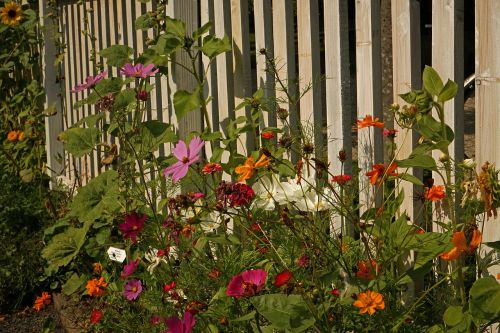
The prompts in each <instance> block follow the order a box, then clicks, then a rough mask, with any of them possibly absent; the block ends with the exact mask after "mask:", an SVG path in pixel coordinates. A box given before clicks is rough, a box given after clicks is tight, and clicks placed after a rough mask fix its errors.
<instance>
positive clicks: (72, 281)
mask: <svg viewBox="0 0 500 333" xmlns="http://www.w3.org/2000/svg"><path fill="white" fill-rule="evenodd" d="M86 281H87V277H86V276H85V275H83V274H82V275H81V276H78V274H76V273H73V274H72V275H71V277H70V278H69V279H68V281H66V283H65V284H63V286H62V292H63V293H64V294H65V295H67V296H69V295H72V294H74V293H75V292H76V291H78V289H80V288H81V287H82V286H83V285H84V284H85V282H86Z"/></svg>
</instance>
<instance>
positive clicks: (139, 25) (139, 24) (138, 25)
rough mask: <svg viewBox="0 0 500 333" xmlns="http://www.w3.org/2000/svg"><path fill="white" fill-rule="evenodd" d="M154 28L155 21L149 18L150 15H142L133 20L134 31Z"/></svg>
mask: <svg viewBox="0 0 500 333" xmlns="http://www.w3.org/2000/svg"><path fill="white" fill-rule="evenodd" d="M154 26H155V19H154V18H153V17H152V16H151V13H146V14H143V15H141V16H139V17H138V18H137V19H136V20H135V30H148V29H151V28H153V27H154Z"/></svg>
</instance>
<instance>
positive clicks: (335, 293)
mask: <svg viewBox="0 0 500 333" xmlns="http://www.w3.org/2000/svg"><path fill="white" fill-rule="evenodd" d="M330 293H331V294H332V295H333V296H335V297H340V290H339V289H338V288H333V289H332V291H331V292H330Z"/></svg>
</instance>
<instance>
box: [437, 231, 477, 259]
mask: <svg viewBox="0 0 500 333" xmlns="http://www.w3.org/2000/svg"><path fill="white" fill-rule="evenodd" d="M481 239H482V235H481V231H479V229H474V230H473V231H472V239H471V241H470V243H469V246H467V240H466V238H465V233H464V232H463V231H457V232H454V233H453V236H452V237H451V241H452V243H453V245H455V246H454V247H453V248H452V249H451V250H450V251H448V252H445V253H443V254H441V259H443V260H446V261H451V260H455V259H457V258H458V257H459V256H460V255H461V254H462V253H463V252H465V251H467V250H469V251H470V252H474V251H475V250H476V249H477V248H478V247H479V244H481Z"/></svg>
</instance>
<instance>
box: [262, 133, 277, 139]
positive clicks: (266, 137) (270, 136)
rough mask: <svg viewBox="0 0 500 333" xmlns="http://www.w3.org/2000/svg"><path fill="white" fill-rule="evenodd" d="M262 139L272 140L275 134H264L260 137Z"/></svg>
mask: <svg viewBox="0 0 500 333" xmlns="http://www.w3.org/2000/svg"><path fill="white" fill-rule="evenodd" d="M260 137H261V138H262V139H272V138H274V133H273V132H271V131H267V132H262V134H261V135H260Z"/></svg>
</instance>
